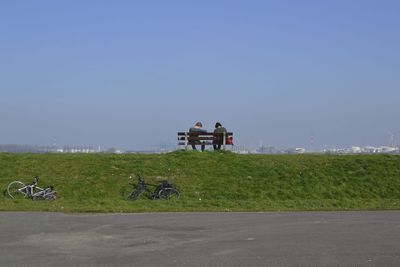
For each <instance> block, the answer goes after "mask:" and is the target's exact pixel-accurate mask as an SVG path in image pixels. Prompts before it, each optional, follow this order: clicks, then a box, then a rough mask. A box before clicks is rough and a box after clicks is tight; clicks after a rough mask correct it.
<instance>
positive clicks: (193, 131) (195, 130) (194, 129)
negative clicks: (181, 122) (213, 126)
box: [189, 122, 207, 151]
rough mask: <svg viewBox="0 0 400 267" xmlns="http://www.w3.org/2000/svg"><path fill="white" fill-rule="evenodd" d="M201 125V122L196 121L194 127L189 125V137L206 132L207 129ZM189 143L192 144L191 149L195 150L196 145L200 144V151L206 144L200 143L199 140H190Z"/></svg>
mask: <svg viewBox="0 0 400 267" xmlns="http://www.w3.org/2000/svg"><path fill="white" fill-rule="evenodd" d="M202 127H203V124H202V123H201V122H196V124H195V125H194V127H191V128H190V129H189V135H190V137H196V136H198V135H199V134H202V133H207V130H205V129H203V128H202ZM189 144H191V145H192V148H193V150H197V149H196V145H201V151H204V149H205V148H206V146H205V145H204V144H202V142H201V141H200V140H191V141H189Z"/></svg>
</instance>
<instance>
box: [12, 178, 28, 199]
mask: <svg viewBox="0 0 400 267" xmlns="http://www.w3.org/2000/svg"><path fill="white" fill-rule="evenodd" d="M7 193H8V195H9V196H10V197H11V198H25V197H26V196H27V193H28V192H27V187H26V185H25V184H24V183H22V182H20V181H14V182H11V183H9V184H8V186H7Z"/></svg>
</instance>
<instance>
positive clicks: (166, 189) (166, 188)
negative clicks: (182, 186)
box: [128, 175, 181, 200]
mask: <svg viewBox="0 0 400 267" xmlns="http://www.w3.org/2000/svg"><path fill="white" fill-rule="evenodd" d="M137 178H138V183H137V184H132V183H129V184H130V185H132V186H134V189H133V191H132V192H131V193H130V194H129V196H128V199H130V200H136V199H138V198H139V196H140V195H141V194H142V193H145V192H147V193H148V194H149V195H148V197H149V199H172V198H176V199H178V198H179V197H180V195H181V194H180V192H179V191H178V190H177V189H176V188H174V187H173V185H172V184H171V183H170V182H168V181H161V182H160V183H159V184H158V185H155V184H148V183H146V182H145V181H144V180H143V179H142V177H141V176H140V175H137ZM149 186H152V187H155V189H154V191H153V192H151V191H150V189H149Z"/></svg>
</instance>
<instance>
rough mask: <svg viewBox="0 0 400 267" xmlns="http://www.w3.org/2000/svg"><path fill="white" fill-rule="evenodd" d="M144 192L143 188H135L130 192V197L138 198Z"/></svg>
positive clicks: (131, 198)
mask: <svg viewBox="0 0 400 267" xmlns="http://www.w3.org/2000/svg"><path fill="white" fill-rule="evenodd" d="M142 192H143V190H139V189H135V190H133V191H132V193H130V194H129V196H128V199H130V200H137V199H138V198H139V196H140V194H141V193H142Z"/></svg>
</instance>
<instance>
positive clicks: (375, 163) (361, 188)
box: [0, 151, 400, 212]
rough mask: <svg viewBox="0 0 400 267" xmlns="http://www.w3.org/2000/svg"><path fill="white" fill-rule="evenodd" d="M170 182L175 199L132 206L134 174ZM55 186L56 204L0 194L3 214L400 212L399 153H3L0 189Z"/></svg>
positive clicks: (149, 179) (0, 205) (0, 160)
mask: <svg viewBox="0 0 400 267" xmlns="http://www.w3.org/2000/svg"><path fill="white" fill-rule="evenodd" d="M135 173H141V174H142V175H143V176H144V178H145V180H146V181H148V182H153V183H155V182H156V181H158V180H163V179H168V180H170V181H172V182H173V183H174V184H175V185H176V186H177V187H178V188H179V189H180V191H181V192H182V195H181V198H180V199H179V200H177V201H155V200H148V199H146V198H142V199H140V200H138V201H127V200H126V196H127V194H128V193H129V192H130V190H131V186H129V185H128V182H129V181H130V180H129V176H133V175H134V174H135ZM34 175H39V176H40V177H41V180H40V183H39V186H45V185H49V184H53V185H54V186H55V188H56V190H57V191H58V199H57V200H56V201H55V202H47V201H31V200H29V199H22V200H12V199H10V198H9V197H7V196H3V195H1V196H0V210H3V211H5V210H35V211H36V210H37V211H39V210H41V211H66V212H144V211H146V212H147V211H266V210H348V209H351V210H358V209H360V210H365V209H369V210H373V209H399V208H400V156H397V155H346V156H338V155H237V154H233V153H229V152H225V153H223V152H221V153H218V152H204V153H200V152H186V151H176V152H173V153H169V154H163V155H142V154H127V155H114V154H87V155H85V154H0V186H1V187H2V188H3V189H5V188H6V186H7V184H8V183H9V182H11V181H13V180H20V181H23V182H30V181H31V180H32V177H33V176H34Z"/></svg>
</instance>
